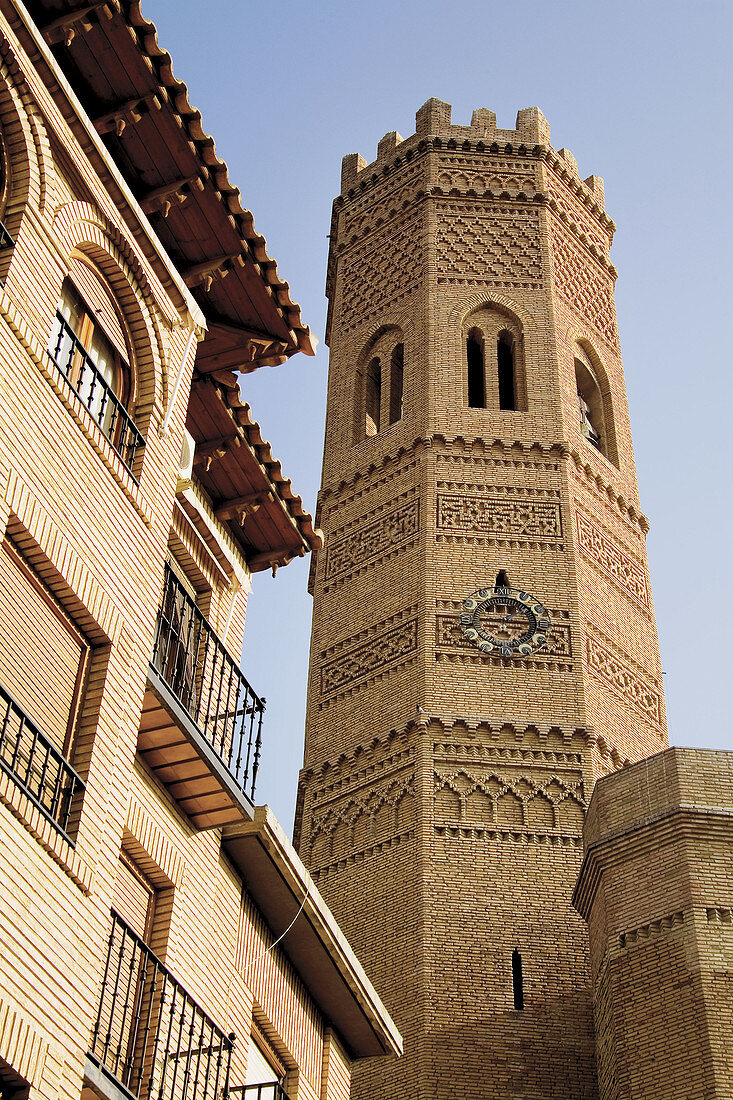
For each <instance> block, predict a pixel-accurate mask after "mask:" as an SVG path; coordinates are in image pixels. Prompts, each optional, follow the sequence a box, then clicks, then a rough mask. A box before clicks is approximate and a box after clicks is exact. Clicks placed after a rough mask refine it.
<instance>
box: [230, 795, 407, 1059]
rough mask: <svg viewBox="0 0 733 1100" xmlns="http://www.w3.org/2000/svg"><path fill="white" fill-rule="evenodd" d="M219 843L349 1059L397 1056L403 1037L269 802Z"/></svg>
mask: <svg viewBox="0 0 733 1100" xmlns="http://www.w3.org/2000/svg"><path fill="white" fill-rule="evenodd" d="M222 845H223V847H224V851H225V852H226V853H227V855H228V856H229V858H230V859H231V861H232V863H233V864H234V865H235V867H236V868H237V871H238V873H239V874H240V876H241V878H242V881H243V883H244V886H245V888H246V890H247V892H248V894H249V895H250V897H251V898H252V900H253V902H254V903H255V905H256V906H257V907H258V909H259V910H260V912H261V913H262V915H263V917H264V918H265V920H266V921H267V924H268V926H269V928H270V930H271V932H272V934H273V936H274V937H275V938H277V937H279V936H282V939H281V940H280V943H279V947H280V948H281V949H282V951H283V952H284V954H285V955H286V956H287V958H288V959H289V960H290V962H291V963H292V965H293V967H294V968H295V970H296V971H297V973H298V974H299V975H300V977H301V979H302V981H303V982H304V984H305V986H306V988H307V990H308V993H309V995H310V996H311V997H312V998H313V1000H314V1002H315V1003H316V1005H317V1006H318V1008H319V1009H320V1011H321V1012H322V1014H323V1016H324V1018H325V1019H326V1021H327V1023H328V1024H329V1025H330V1026H332V1027H333V1028H334V1030H335V1031H336V1032H337V1033H338V1035H339V1037H340V1038H341V1040H342V1042H343V1043H344V1045H345V1047H346V1049H347V1050H348V1052H349V1054H350V1055H351V1057H352V1058H371V1057H374V1056H376V1055H383V1054H401V1053H402V1037H401V1036H400V1033H399V1031H398V1030H397V1028H396V1026H395V1024H394V1021H393V1020H392V1018H391V1017H390V1015H389V1013H388V1012H387V1010H386V1008H385V1007H384V1005H383V1004H382V1002H381V1000H380V999H379V997H378V995H377V993H376V991H375V989H374V987H373V986H372V984H371V982H370V981H369V979H368V978H367V976H366V974H365V973H364V970H363V969H362V967H361V964H360V963H359V961H358V959H357V958H356V956H355V955H354V952H353V951H352V949H351V947H350V946H349V944H348V942H347V940H346V937H345V936H344V934H343V932H342V931H341V929H340V928H339V926H338V924H337V923H336V920H335V918H334V916H333V914H332V913H331V911H330V909H329V908H328V906H327V905H326V903H325V901H324V900H323V898H322V897H321V895H320V893H319V892H318V888H317V887H316V885H315V883H314V882H313V879H312V878H311V876H310V875H309V874H308V872H307V870H306V869H305V867H304V866H303V864H302V863H301V861H300V859H299V858H298V855H297V853H296V852H295V849H294V848H293V847H292V845H291V844H290V842H289V841H288V839H287V837H286V836H285V834H284V833H283V831H282V829H281V827H280V825H279V823H278V821H277V819H276V818H275V816H274V814H273V813H272V811H271V810H270V808H269V807H268V806H258V807H257V809H256V810H255V813H254V820H253V821H251V822H243V823H242V824H237V825H231V826H227V827H226V828H225V829H224V831H223V833H222Z"/></svg>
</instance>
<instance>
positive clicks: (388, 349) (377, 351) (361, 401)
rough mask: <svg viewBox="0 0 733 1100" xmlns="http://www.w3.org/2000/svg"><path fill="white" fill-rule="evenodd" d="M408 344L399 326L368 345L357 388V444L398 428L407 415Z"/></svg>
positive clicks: (355, 398)
mask: <svg viewBox="0 0 733 1100" xmlns="http://www.w3.org/2000/svg"><path fill="white" fill-rule="evenodd" d="M404 378H405V344H404V334H403V332H402V330H401V329H400V328H398V327H397V326H389V327H386V328H385V329H383V330H382V331H380V332H379V333H378V334H377V335H376V336H374V337H372V339H371V340H370V341H369V342H368V344H367V345H366V347H365V348H364V351H363V352H362V354H361V355H360V356H359V359H358V361H357V368H356V372H355V383H356V384H355V388H354V420H353V424H354V443H361V442H362V440H364V439H369V438H373V437H374V436H376V435H379V434H380V432H381V431H383V430H384V428H386V427H389V426H391V425H392V424H398V423H399V422H400V421H401V420H402V417H403V413H404V404H403V402H404Z"/></svg>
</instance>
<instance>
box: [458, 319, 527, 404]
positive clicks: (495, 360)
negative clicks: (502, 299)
mask: <svg viewBox="0 0 733 1100" xmlns="http://www.w3.org/2000/svg"><path fill="white" fill-rule="evenodd" d="M474 319H475V320H476V321H477V322H478V324H476V325H474V326H473V327H472V328H470V329H469V331H468V333H467V336H466V370H467V379H468V406H469V408H472V409H499V410H500V411H503V412H514V411H516V410H518V409H523V408H525V407H526V404H525V398H524V372H523V367H524V364H523V361H522V341H521V336H522V333H521V328H520V326H519V323H518V322H516V323H515V322H514V321H513V320H510V319H509V318H508V317H506V316H504V315H502V314H500V313H499V312H498V311H497V310H494V309H492V308H491V307H488V306H487V307H485V308H483V309H482V310H480V311H479V312H478V313H477V314H476V315H474Z"/></svg>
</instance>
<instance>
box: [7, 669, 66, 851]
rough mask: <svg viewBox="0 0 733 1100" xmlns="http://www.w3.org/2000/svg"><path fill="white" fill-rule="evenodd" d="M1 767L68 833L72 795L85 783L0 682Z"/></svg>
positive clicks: (52, 820) (55, 823)
mask: <svg viewBox="0 0 733 1100" xmlns="http://www.w3.org/2000/svg"><path fill="white" fill-rule="evenodd" d="M0 722H1V723H2V724H1V725H0V768H2V770H3V771H4V772H7V774H8V775H10V776H11V777H12V779H13V780H14V782H15V783H16V785H17V786H18V787H20V789H21V790H22V791H23V793H24V794H25V795H26V797H28V798H29V799H30V800H31V802H33V803H34V805H35V806H37V807H38V809H39V810H40V811H41V813H42V814H43V815H44V817H46V818H47V819H48V820H49V821H50V822H51V823H52V824H53V825H54V827H55V828H56V829H57V830H58V831H59V832H60V833H61V834H62V836H63V837H64V838H65V839H66V840H67V841H68V842H69V843H70V844H72V843H73V841H72V840H71V837H70V836H69V832H68V830H69V823H70V820H71V815H72V809H73V806H74V799H75V796H76V795H80V794H81V793H82V791H83V790H84V783H83V782H82V780H81V779H80V778H79V776H78V775H77V774H76V772H75V771H74V769H73V768H72V766H71V764H69V763H68V762H67V761H66V760H65V759H64V757H63V755H62V754H61V753H60V752H59V750H58V749H57V748H56V746H55V745H54V744H53V743H52V742H51V741H50V740H49V738H48V737H46V735H45V734H44V733H42V732H41V730H40V729H39V728H38V726H37V725H36V724H35V722H33V720H32V719H31V718H29V717H28V715H27V714H26V713H25V711H24V710H23V709H22V707H20V706H19V705H18V703H16V702H15V700H14V699H13V698H12V696H11V695H9V694H8V692H7V691H5V689H4V688H3V687H1V686H0Z"/></svg>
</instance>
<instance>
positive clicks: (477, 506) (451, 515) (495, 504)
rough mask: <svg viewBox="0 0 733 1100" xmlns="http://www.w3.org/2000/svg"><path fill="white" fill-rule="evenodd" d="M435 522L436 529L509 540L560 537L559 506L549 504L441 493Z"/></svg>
mask: <svg viewBox="0 0 733 1100" xmlns="http://www.w3.org/2000/svg"><path fill="white" fill-rule="evenodd" d="M437 521H438V527H441V528H443V529H449V530H454V531H473V532H477V533H480V534H485V535H506V536H507V537H509V538H518V537H523V538H541V539H547V538H554V539H559V538H562V521H561V518H560V505H559V504H555V503H552V502H544V501H534V500H527V499H522V498H518V499H514V500H499V499H497V498H496V497H482V496H464V495H460V496H458V495H453V494H448V493H441V494H439V496H438V515H437Z"/></svg>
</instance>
